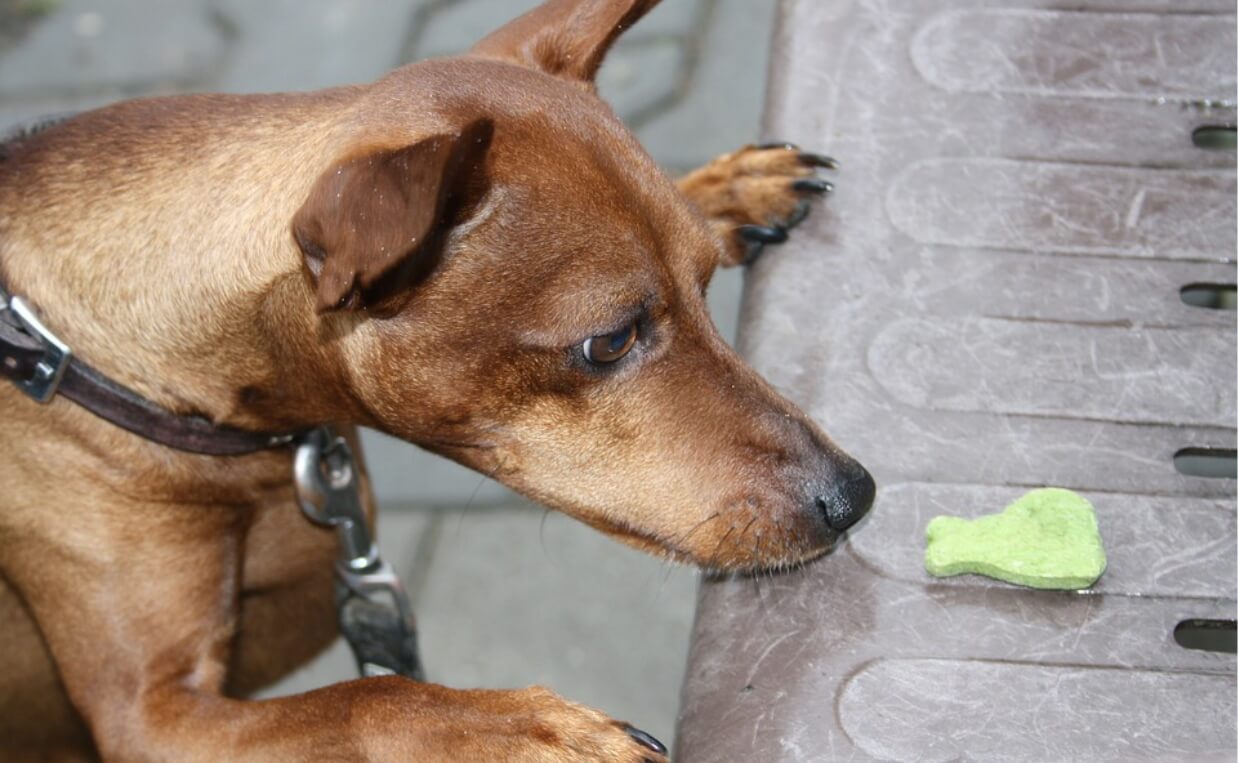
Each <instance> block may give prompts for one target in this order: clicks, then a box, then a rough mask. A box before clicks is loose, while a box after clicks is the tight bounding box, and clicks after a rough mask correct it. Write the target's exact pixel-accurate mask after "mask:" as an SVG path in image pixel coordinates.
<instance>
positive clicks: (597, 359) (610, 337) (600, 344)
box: [581, 323, 636, 365]
mask: <svg viewBox="0 0 1238 763" xmlns="http://www.w3.org/2000/svg"><path fill="white" fill-rule="evenodd" d="M634 344H636V324H635V323H629V324H628V325H626V326H624V327H623V328H621V329H619V330H618V331H615V332H613V333H610V334H602V335H601V336H591V337H589V338H588V339H586V340H585V343H584V344H583V345H581V350H582V351H583V352H584V353H585V360H587V361H589V362H590V363H599V364H603V365H604V364H606V363H614V362H615V361H616V360H618V359H619V358H622V357H623V356H624V355H627V354H628V351H629V350H631V349H632V345H634Z"/></svg>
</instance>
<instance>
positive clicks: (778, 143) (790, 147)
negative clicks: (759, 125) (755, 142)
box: [757, 140, 800, 151]
mask: <svg viewBox="0 0 1238 763" xmlns="http://www.w3.org/2000/svg"><path fill="white" fill-rule="evenodd" d="M757 148H759V149H761V150H762V151H769V150H771V149H775V148H781V149H785V150H787V151H799V150H800V147H799V146H797V145H795V144H794V143H787V142H786V141H785V140H775V141H771V142H769V143H762V144H760V145H759V146H757Z"/></svg>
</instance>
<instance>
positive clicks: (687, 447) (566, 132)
mask: <svg viewBox="0 0 1238 763" xmlns="http://www.w3.org/2000/svg"><path fill="white" fill-rule="evenodd" d="M614 5H615V6H616V12H619V11H620V10H621V9H622V8H624V7H630V6H636V5H640V4H634V3H631V2H628V3H615V4H614ZM644 5H651V3H646V4H644ZM536 13H537V11H535V12H534V14H536ZM543 21H544V22H545V21H546V20H545V19H543ZM593 21H594V22H596V21H597V19H593ZM603 21H604V23H602V24H601V25H600V26H596V27H588V28H591V29H595V32H596V30H599V29H600V30H603V31H605V30H608V29H609V28H610V27H609V26H608V24H613V23H615V21H614V19H604V20H603ZM524 22H525V20H521V21H518V22H515V23H514V25H513V26H517V31H519V30H520V28H521V27H519V25H520V24H522V23H524ZM533 28H541V27H536V26H535V27H533ZM503 34H504V31H503V30H501V31H500V33H496V35H497V36H499V37H500V41H501V42H502V35H503ZM596 34H601V32H596ZM602 37H605V35H604V34H603V35H602ZM602 37H600V38H599V39H601V38H602ZM609 39H613V35H611V36H610V37H609ZM598 44H601V45H603V46H604V45H607V44H609V42H608V40H603V42H601V43H598ZM485 46H486V43H483V47H482V51H481V52H482V53H484V54H485V56H487V57H489V58H498V59H505V58H507V59H513V60H516V61H518V63H520V64H523V65H513V63H510V62H506V61H503V60H497V61H496V60H487V58H478V59H465V60H458V61H449V62H431V63H427V64H422V65H420V67H421V68H419V69H418V71H417V80H418V82H421V83H425V82H427V81H429V82H431V83H433V82H434V81H435V80H436V79H441V80H442V82H443V84H444V86H446V85H447V84H448V83H449V82H450V83H453V87H451V88H450V89H451V92H452V93H453V96H452V99H453V100H452V102H451V103H450V104H446V105H440V108H441V109H442V111H443V114H442V120H443V121H444V122H446V123H448V124H455V125H459V127H458V129H457V130H455V131H451V130H447V131H444V132H442V133H440V134H437V135H435V136H432V137H430V138H425V137H422V138H421V139H420V140H418V141H415V142H413V143H409V144H408V145H400V144H399V142H398V141H397V142H396V145H393V146H392V147H389V148H383V149H378V150H367V151H365V152H363V153H360V154H358V155H356V156H354V157H352V158H348V159H344V160H341V161H340V162H339V163H338V164H337V165H336V166H335V167H333V168H332V169H331V170H329V171H328V172H327V173H326V174H325V175H324V176H323V178H322V179H321V180H320V181H319V183H318V186H317V187H316V188H315V189H314V191H313V192H312V193H311V194H310V198H309V200H308V201H307V202H306V205H305V207H303V208H302V210H301V211H300V212H299V213H298V215H297V219H296V220H295V221H294V225H293V229H294V232H295V234H296V236H297V240H298V242H299V243H300V245H301V248H302V251H303V252H304V253H305V256H306V264H307V272H308V273H309V274H310V276H311V279H312V282H313V284H314V287H315V288H316V289H317V293H318V299H319V308H320V310H321V311H322V312H324V317H323V319H324V320H326V321H338V322H343V323H346V324H348V325H349V326H351V331H349V332H341V333H344V334H345V339H344V340H342V345H343V352H344V354H345V355H346V356H347V361H348V364H349V366H350V367H351V368H352V369H353V374H354V377H353V385H354V387H355V389H356V391H357V395H358V397H359V398H360V399H361V400H362V401H363V403H364V405H365V407H366V408H368V409H369V410H370V411H372V413H373V415H374V418H375V419H376V420H377V421H379V422H381V423H382V425H383V426H384V427H385V428H386V429H388V430H389V431H390V432H392V433H393V434H395V435H397V436H400V437H402V438H404V439H407V440H410V441H412V442H416V443H418V444H421V445H423V446H425V447H427V448H429V449H432V450H435V451H437V452H440V453H442V454H444V455H447V456H449V457H451V458H453V459H456V460H458V461H460V462H462V463H465V464H466V465H468V466H471V467H473V468H475V469H477V470H478V471H481V472H483V473H486V474H492V475H493V476H495V477H496V478H497V479H499V480H501V481H503V482H504V483H506V484H508V485H510V486H512V487H514V488H516V489H518V490H520V491H522V492H524V493H525V494H527V495H529V496H531V497H534V498H536V499H538V500H540V501H542V502H544V503H546V504H547V505H550V506H553V507H556V508H558V509H560V510H562V511H564V512H566V513H568V514H571V515H573V516H576V517H577V518H579V519H581V520H583V521H585V522H587V523H589V524H591V525H593V526H595V527H597V528H599V529H601V530H603V531H605V532H607V533H610V534H612V535H614V536H616V537H618V538H620V539H622V540H624V541H626V542H628V543H631V544H633V545H636V546H638V547H642V548H645V549H647V550H650V551H653V552H655V553H663V554H668V555H670V556H673V557H675V558H680V559H684V560H689V561H692V562H695V563H697V564H700V565H702V566H707V567H714V568H740V569H751V568H764V567H771V566H778V565H783V564H789V563H794V562H797V561H800V560H803V559H806V558H810V557H812V556H815V555H817V554H819V553H821V552H822V551H824V550H825V549H827V548H828V547H829V545H830V543H831V542H832V540H833V539H834V538H835V537H836V535H837V533H838V531H839V530H841V529H844V528H845V527H846V526H847V525H849V524H851V523H853V522H854V521H855V520H856V519H858V518H859V516H860V515H862V514H863V513H864V511H866V510H867V508H868V506H869V504H871V501H872V492H873V487H872V480H871V478H870V477H869V476H868V474H867V472H865V471H864V470H863V468H862V467H860V466H859V464H857V463H856V462H855V461H853V460H852V459H850V458H848V457H847V456H846V455H845V454H843V453H842V452H841V451H840V450H839V449H838V448H836V447H835V446H834V445H833V444H831V443H830V441H829V440H828V438H827V437H826V436H825V435H824V433H823V432H821V430H820V429H819V428H818V427H817V426H816V425H815V424H813V422H812V421H811V420H810V419H808V418H807V417H806V416H805V415H804V414H803V413H802V412H801V411H800V410H798V409H797V408H796V407H795V406H793V405H792V404H791V403H789V402H788V401H786V400H785V399H783V398H782V397H780V396H779V395H778V394H777V393H776V392H774V390H772V389H771V388H770V387H769V385H768V384H766V383H765V382H764V381H763V380H762V379H761V378H760V377H758V376H757V375H756V374H755V372H753V371H752V370H751V369H750V368H748V367H747V366H746V365H745V364H744V363H743V362H742V361H741V360H740V359H739V358H738V357H737V356H736V355H735V353H734V352H733V351H732V350H731V349H730V348H729V347H728V346H727V345H726V343H725V342H724V341H723V340H722V339H721V337H720V336H719V335H718V332H717V330H716V329H715V328H714V326H713V324H712V322H711V321H710V319H709V316H708V313H707V311H706V305H705V297H704V293H705V287H706V286H707V284H708V282H709V279H710V277H711V275H712V274H713V271H714V269H715V268H716V266H717V262H718V252H719V248H718V244H717V242H716V241H715V240H714V238H713V237H712V234H711V233H710V230H709V228H708V226H707V225H706V223H705V221H704V220H703V219H702V218H701V217H700V215H699V214H698V213H697V212H696V211H695V210H694V209H693V208H692V207H691V206H690V204H689V203H688V202H687V201H686V199H684V198H683V196H682V195H681V194H680V193H679V192H678V191H677V189H676V188H675V186H674V185H673V184H672V183H671V182H670V181H669V180H668V179H667V178H666V177H665V176H664V175H663V174H662V173H661V171H660V170H659V169H658V168H657V166H656V165H655V164H654V163H653V162H652V160H651V159H650V158H649V157H648V155H647V154H645V152H644V151H643V150H642V149H641V148H640V146H639V145H638V144H637V143H636V141H635V140H634V139H633V138H632V137H631V135H630V134H629V133H628V132H627V130H626V129H625V128H624V127H623V126H622V125H621V124H620V123H619V122H618V120H617V119H616V118H615V117H614V116H613V114H612V113H611V112H610V110H609V109H608V108H607V107H606V106H605V105H604V104H602V103H601V102H600V101H599V100H598V99H597V98H596V96H595V95H594V94H593V93H592V91H591V89H590V88H588V87H585V86H583V85H582V81H583V80H582V79H581V78H580V77H575V76H562V74H563V73H562V71H559V72H558V74H559V76H553V75H552V74H549V73H547V71H546V69H547V67H546V66H545V65H542V66H528V65H527V64H528V62H527V61H523V60H520V58H519V56H518V55H517V53H513V52H511V51H512V48H511V45H510V43H508V42H505V43H503V46H502V47H500V48H498V52H497V53H496V50H495V48H494V47H493V46H492V47H490V48H486V47H485ZM526 47H527V46H526ZM586 47H587V46H586V45H584V44H583V43H582V44H581V45H579V46H578V47H577V49H575V50H576V52H575V53H574V54H573V55H574V56H575V60H577V61H580V60H582V57H583V54H581V53H580V52H579V51H580V50H583V49H584V48H586ZM603 51H604V47H603ZM543 52H544V51H543ZM557 55H558V57H559V58H560V59H562V58H564V56H563V54H562V53H561V51H560V53H559V54H557ZM568 58H569V59H570V58H571V57H568ZM597 60H598V61H600V53H597ZM593 68H594V69H596V66H593ZM586 73H587V74H588V75H589V77H591V76H592V71H588V72H586ZM402 76H403V75H402V74H401V73H400V72H396V73H394V74H393V75H392V77H391V78H389V80H388V81H387V82H386V83H384V87H387V88H391V89H397V90H398V88H399V87H400V86H401V77H402ZM462 83H483V84H481V85H477V84H474V85H464V84H462ZM444 92H446V88H444ZM358 309H364V310H365V311H366V312H367V313H369V315H368V316H367V317H365V318H359V317H358Z"/></svg>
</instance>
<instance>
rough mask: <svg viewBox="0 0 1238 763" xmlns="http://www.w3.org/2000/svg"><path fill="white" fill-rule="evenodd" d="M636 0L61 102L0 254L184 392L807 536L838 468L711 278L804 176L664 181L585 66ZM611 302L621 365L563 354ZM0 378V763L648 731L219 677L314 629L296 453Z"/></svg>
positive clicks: (795, 164) (607, 518)
mask: <svg viewBox="0 0 1238 763" xmlns="http://www.w3.org/2000/svg"><path fill="white" fill-rule="evenodd" d="M654 4H655V3H654V2H652V1H645V2H637V1H635V0H552V2H549V3H547V4H546V5H545V6H543V7H542V8H540V9H537V10H535V11H533V12H532V13H530V14H529V15H528V16H526V17H524V18H522V19H520V20H517V21H516V22H513V24H512V25H509V26H508V27H505V28H504V29H502V30H500V31H499V32H496V33H495V34H494V35H491V37H488V38H487V39H486V40H485V41H483V43H481V44H480V45H479V48H478V49H477V51H476V52H475V54H474V55H471V56H466V57H462V58H457V59H446V60H438V61H427V62H423V63H419V64H413V65H410V66H407V67H404V68H402V69H399V70H396V71H394V72H392V73H391V74H390V75H388V76H387V77H385V78H383V79H381V80H379V81H378V82H376V83H374V84H372V85H367V86H359V87H349V88H340V89H334V90H328V91H322V92H317V93H308V94H301V95H268V96H210V95H194V96H182V97H174V98H162V99H151V100H140V101H131V102H126V103H120V104H117V105H114V106H110V107H107V108H103V109H99V110H97V111H92V112H89V113H86V114H83V115H80V116H78V117H76V118H74V119H72V120H70V121H68V122H66V123H64V124H61V125H58V126H56V127H53V128H50V129H48V130H46V131H44V132H41V133H39V134H37V135H34V136H32V137H29V138H25V139H23V140H22V141H20V142H19V143H16V144H14V145H12V146H9V147H8V150H7V151H6V158H5V159H4V160H3V161H0V275H2V277H3V279H4V283H5V285H6V286H7V288H8V289H9V290H10V291H11V292H13V293H16V294H21V295H24V296H26V297H27V298H28V299H29V300H30V301H31V302H32V303H33V304H35V305H36V306H37V307H38V309H39V311H40V313H41V315H42V317H43V318H44V321H45V323H46V324H47V325H49V326H52V327H54V330H55V331H56V332H57V333H59V334H60V335H61V336H62V338H63V339H64V340H65V341H66V342H67V343H68V344H69V345H70V346H71V347H73V349H74V351H75V352H76V353H77V354H78V355H80V356H81V357H82V358H84V359H86V360H87V361H88V362H89V363H91V364H92V365H94V366H95V367H96V368H98V369H99V370H100V371H102V372H103V373H105V374H107V375H109V376H110V377H112V378H113V379H115V380H117V381H118V382H120V383H122V384H124V385H126V386H128V387H130V388H131V389H133V390H135V391H137V392H139V393H140V394H142V395H144V396H146V397H147V398H149V399H150V400H152V401H154V402H156V403H158V404H159V405H161V406H164V407H166V408H168V409H170V410H173V411H176V412H181V413H196V414H200V415H204V416H206V417H208V418H209V419H211V420H213V421H216V422H220V423H226V424H229V425H232V426H237V427H244V428H249V429H254V430H259V431H268V430H270V431H285V430H288V429H291V428H300V427H309V426H311V425H315V424H318V423H321V422H335V423H337V424H340V425H342V426H345V427H355V426H360V425H365V426H372V427H376V428H379V429H382V430H384V431H386V432H389V433H391V434H394V435H396V436H398V437H401V438H404V439H406V440H409V441H411V442H414V443H417V444H419V445H421V446H423V447H426V448H428V449H430V450H433V451H436V452H438V453H441V454H443V455H445V456H448V457H450V458H453V459H455V460H457V461H460V462H461V463H464V464H466V465H468V466H471V467H473V468H475V469H478V470H480V471H483V472H485V473H488V474H493V475H495V476H496V477H497V478H498V479H500V480H503V481H504V482H506V483H507V484H509V485H511V486H513V487H515V488H516V489H518V490H521V491H523V492H524V493H526V494H527V495H530V496H532V497H534V498H536V499H538V500H540V501H543V502H545V503H546V504H547V505H550V506H552V507H555V508H558V509H560V510H562V511H565V512H567V513H569V514H571V515H573V516H575V517H577V518H579V519H580V520H582V521H584V522H587V523H589V524H591V525H593V526H595V527H597V528H599V529H601V530H603V531H605V532H608V533H610V534H612V535H614V536H615V537H617V538H619V539H621V540H623V541H625V542H628V543H631V544H633V545H635V546H638V547H640V548H644V549H647V550H649V551H651V552H653V553H657V554H662V555H665V556H668V557H671V558H674V559H679V560H684V561H689V562H692V563H696V564H699V565H703V566H706V567H712V568H730V569H757V568H769V567H776V566H781V565H787V564H793V563H797V562H800V561H802V560H805V559H809V558H812V557H814V556H816V555H819V554H821V553H822V552H823V551H824V550H825V549H827V548H828V547H829V545H830V543H831V542H832V540H833V538H834V537H835V533H833V532H832V531H831V530H830V528H829V527H828V526H827V525H826V524H824V523H823V522H822V521H821V519H820V517H819V516H817V515H816V514H815V513H814V510H813V509H812V505H811V503H812V502H811V500H810V498H806V495H805V494H804V487H803V486H804V485H805V484H809V483H811V484H818V483H821V484H826V483H829V482H830V481H831V480H838V479H840V478H839V475H840V474H842V473H843V472H845V471H846V470H847V469H854V468H855V467H854V464H853V463H852V462H850V460H849V459H847V457H846V456H845V455H843V454H842V453H841V452H840V451H839V450H838V449H837V448H835V447H834V446H833V445H832V444H831V443H830V442H829V440H828V439H827V438H826V436H825V435H824V434H823V433H822V432H821V430H820V429H819V428H818V427H817V426H816V425H815V424H814V423H813V422H812V421H811V420H810V419H809V418H808V417H807V416H805V415H804V414H803V412H801V411H800V410H798V409H797V408H796V407H795V406H793V405H792V404H790V403H789V402H787V401H786V400H784V399H783V398H782V397H780V396H779V395H778V394H777V393H775V391H774V390H773V389H771V388H770V386H769V385H768V384H767V383H765V382H764V381H763V380H762V379H761V378H760V377H758V376H757V375H756V374H755V373H754V372H753V371H752V370H750V369H749V368H748V367H747V366H746V365H744V364H743V363H742V362H741V361H740V359H739V358H738V357H737V356H736V355H735V353H734V352H732V351H731V349H730V348H729V347H728V346H727V345H726V344H725V342H723V341H722V339H721V338H720V337H719V336H718V334H717V332H716V330H715V329H714V327H713V325H712V323H711V322H710V321H709V318H708V316H707V314H706V310H705V302H704V296H703V295H704V288H705V285H706V284H707V283H708V280H709V278H710V276H711V275H712V273H713V271H714V269H715V267H717V266H718V264H719V263H720V262H721V263H723V264H735V263H737V262H739V261H740V260H741V259H742V258H743V256H744V253H745V252H746V244H745V242H744V240H743V239H742V238H741V237H740V236H739V235H737V226H739V225H742V224H763V225H769V224H776V223H778V222H779V221H782V220H786V219H787V218H788V217H790V216H791V215H792V213H793V212H794V210H795V209H796V206H797V204H798V203H799V201H800V197H801V196H802V194H801V193H799V192H797V191H796V190H794V189H793V188H792V185H791V183H792V181H793V180H795V179H797V178H803V177H806V176H809V175H810V174H811V169H810V168H809V167H808V166H806V165H805V164H804V163H803V162H801V161H797V159H796V157H797V154H796V153H795V152H794V151H791V150H789V149H782V148H773V149H756V148H748V149H745V150H743V151H741V152H738V153H736V154H732V155H728V156H726V157H723V158H721V159H719V160H718V161H716V162H714V163H712V164H711V165H709V166H707V167H706V168H703V169H702V170H700V171H698V172H697V173H694V174H692V175H689V176H688V177H687V178H685V179H684V180H683V181H681V182H680V183H679V185H678V187H677V186H676V185H675V184H674V183H672V182H671V181H669V180H667V179H666V178H665V176H664V175H663V174H662V173H661V172H660V171H659V170H658V168H657V167H656V166H655V165H654V163H653V162H652V161H651V160H650V159H649V157H648V156H647V155H646V154H645V153H644V151H643V150H642V149H641V148H640V146H639V145H638V144H637V143H636V142H635V140H634V139H633V138H632V137H631V135H630V134H629V133H628V132H627V131H626V130H625V129H624V128H623V127H622V125H620V124H619V122H618V121H617V120H616V119H615V117H614V116H613V114H612V113H611V111H610V110H609V109H608V108H607V107H606V106H605V105H604V104H603V103H602V102H600V101H599V100H598V99H597V98H596V96H595V94H594V92H593V86H592V82H591V79H592V77H593V75H594V74H595V73H596V71H597V67H598V65H600V63H601V60H602V56H603V55H604V54H605V51H606V49H607V47H608V46H609V45H610V43H611V42H613V40H614V39H615V37H617V35H618V34H619V32H620V31H622V28H623V27H625V26H626V25H628V24H630V23H633V22H635V21H636V20H637V19H638V18H639V17H640V16H641V15H643V14H644V13H645V12H646V11H647V10H649V8H651V7H652V6H653V5H654ZM379 195H381V197H382V198H381V199H380V198H378V196H379ZM336 199H339V201H338V202H337V201H336ZM633 321H634V322H636V324H637V326H638V328H639V332H640V340H639V342H638V344H637V346H636V349H634V350H633V351H632V353H631V354H630V356H629V357H627V358H624V360H623V361H622V362H620V363H617V364H615V366H614V367H613V368H598V367H593V366H592V365H590V364H589V363H588V362H587V361H586V360H585V359H583V358H582V357H581V356H580V352H579V348H580V346H581V342H582V341H583V340H584V339H586V338H588V337H590V336H594V335H600V334H605V333H607V332H610V331H613V330H615V329H617V328H619V327H621V326H623V325H625V324H626V323H628V322H633ZM0 401H2V402H0V405H2V406H3V410H4V412H5V414H4V415H5V435H6V436H5V438H4V439H3V440H2V441H0V484H3V485H4V486H5V489H4V491H3V495H2V496H0V643H3V644H4V648H3V649H2V650H0V759H4V760H24V759H40V760H78V759H92V758H94V757H96V756H102V757H104V758H108V759H114V760H167V759H174V760H185V761H193V760H203V761H217V760H229V761H245V760H263V761H266V760H311V759H312V760H327V759H341V760H484V761H525V760H549V761H576V760H607V761H640V760H662V759H663V757H662V756H660V755H658V754H655V753H654V752H652V751H651V750H649V749H648V748H646V747H643V746H641V745H639V744H638V743H637V742H636V741H635V740H634V739H633V738H632V737H631V736H629V735H628V733H627V732H626V731H625V729H624V726H623V724H621V723H619V722H616V721H614V720H612V719H610V718H608V717H606V716H604V715H602V714H601V713H599V712H597V711H594V710H591V709H588V708H584V707H581V706H578V705H574V704H572V703H570V702H567V701H565V700H563V699H561V698H559V697H557V696H556V695H554V694H552V693H551V692H548V691H546V690H544V689H538V688H533V689H527V690H521V691H457V690H452V689H448V688H445V687H442V686H436V685H432V684H418V683H414V682H412V681H408V680H404V679H401V678H394V677H392V678H382V679H367V680H363V681H352V682H347V683H343V684H338V685H334V686H329V687H326V688H323V689H320V690H317V691H314V692H310V693H308V694H303V695H299V696H294V697H287V698H282V699H277V700H267V701H260V702H259V701H248V700H244V699H240V697H242V696H244V694H245V693H247V692H249V691H252V690H253V689H255V688H256V687H259V686H261V685H264V684H267V683H270V682H272V681H274V680H276V679H277V678H279V677H280V676H282V675H284V674H286V673H287V672H289V671H290V670H292V669H293V668H294V667H295V666H296V665H298V664H300V663H301V662H303V661H305V660H307V659H308V658H309V657H311V656H312V655H313V654H315V653H316V652H317V651H319V650H321V649H322V648H323V647H324V646H325V645H326V644H327V643H328V642H329V641H330V640H331V639H332V638H333V637H334V636H335V631H334V625H333V612H332V608H331V581H330V577H329V566H330V560H331V558H332V556H333V552H334V548H333V538H332V536H331V535H330V534H328V533H325V532H321V531H317V530H315V529H312V528H311V527H310V526H309V525H307V524H306V523H305V521H304V520H303V519H302V518H301V517H300V516H299V515H298V511H297V509H296V506H295V502H294V499H293V494H292V488H291V484H290V480H289V475H290V455H289V453H288V452H286V451H282V450H279V451H268V452H262V453H258V454H254V455H250V456H244V457H237V458H211V457H206V456H195V455H188V454H184V453H180V452H175V451H172V450H169V449H167V448H165V447H162V446H159V445H156V444H153V443H151V442H148V441H145V440H143V439H141V438H139V437H136V436H134V435H131V434H129V433H127V432H125V431H122V430H120V429H118V428H116V427H113V426H111V425H109V424H107V423H105V422H103V421H101V420H99V419H97V418H95V417H93V416H92V415H90V414H89V413H87V412H85V411H83V410H82V409H80V408H77V407H75V406H74V405H73V404H71V403H69V402H67V401H65V400H63V399H56V400H55V401H53V402H52V403H50V404H49V405H38V404H36V403H34V402H33V401H31V400H29V399H27V398H25V397H23V396H22V395H21V393H20V392H19V391H18V390H17V389H16V388H14V387H13V386H11V385H8V384H4V385H0ZM348 431H350V437H354V438H355V434H352V433H351V432H352V430H348ZM354 445H357V443H356V442H355V439H354ZM358 452H359V451H358ZM368 495H369V494H368V492H367V502H369V501H370V499H369V497H368ZM367 508H368V509H370V510H371V512H372V503H367Z"/></svg>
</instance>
